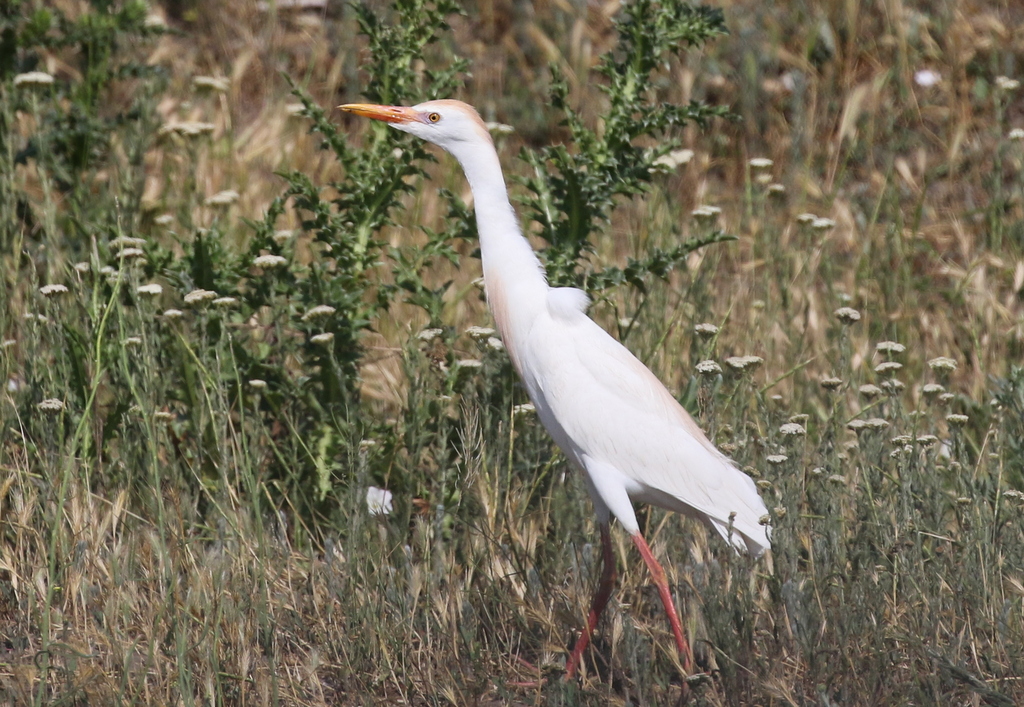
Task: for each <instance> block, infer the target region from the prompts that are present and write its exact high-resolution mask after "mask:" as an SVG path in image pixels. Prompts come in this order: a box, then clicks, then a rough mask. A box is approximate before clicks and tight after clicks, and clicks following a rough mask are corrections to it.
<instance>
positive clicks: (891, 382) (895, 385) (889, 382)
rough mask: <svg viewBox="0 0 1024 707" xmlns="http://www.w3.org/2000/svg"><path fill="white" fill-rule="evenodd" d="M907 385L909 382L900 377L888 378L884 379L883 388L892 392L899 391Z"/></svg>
mask: <svg viewBox="0 0 1024 707" xmlns="http://www.w3.org/2000/svg"><path fill="white" fill-rule="evenodd" d="M906 387H907V384H906V383H904V382H903V381H901V380H900V379H899V378H886V379H885V380H884V381H882V389H883V390H886V391H888V392H890V393H898V392H900V391H901V390H903V389H904V388H906Z"/></svg>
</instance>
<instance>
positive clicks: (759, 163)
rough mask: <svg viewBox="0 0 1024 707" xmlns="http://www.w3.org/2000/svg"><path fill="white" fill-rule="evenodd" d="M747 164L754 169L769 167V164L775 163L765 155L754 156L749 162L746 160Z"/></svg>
mask: <svg viewBox="0 0 1024 707" xmlns="http://www.w3.org/2000/svg"><path fill="white" fill-rule="evenodd" d="M747 164H749V165H750V166H751V167H753V168H754V169H770V168H771V166H772V165H773V164H775V163H774V162H772V161H771V160H770V159H768V158H767V157H754V158H753V159H751V160H750V161H749V162H747Z"/></svg>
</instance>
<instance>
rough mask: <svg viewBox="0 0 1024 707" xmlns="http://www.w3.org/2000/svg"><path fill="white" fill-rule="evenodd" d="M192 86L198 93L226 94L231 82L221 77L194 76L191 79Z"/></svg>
mask: <svg viewBox="0 0 1024 707" xmlns="http://www.w3.org/2000/svg"><path fill="white" fill-rule="evenodd" d="M192 86H193V87H195V88H196V89H198V90H200V91H212V92H214V93H227V90H228V89H229V88H231V81H229V80H228V79H226V78H224V77H222V76H196V77H194V78H193V79H192Z"/></svg>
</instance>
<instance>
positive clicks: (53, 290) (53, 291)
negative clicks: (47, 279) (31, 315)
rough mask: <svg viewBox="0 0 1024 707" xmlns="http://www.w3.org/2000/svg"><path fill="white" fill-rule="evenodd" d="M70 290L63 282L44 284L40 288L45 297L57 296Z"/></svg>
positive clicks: (40, 292)
mask: <svg viewBox="0 0 1024 707" xmlns="http://www.w3.org/2000/svg"><path fill="white" fill-rule="evenodd" d="M67 291H68V288H67V287H65V286H64V285H61V284H53V285H43V286H42V287H40V288H39V294H41V295H42V296H43V297H56V296H57V295H63V294H65V293H66V292H67Z"/></svg>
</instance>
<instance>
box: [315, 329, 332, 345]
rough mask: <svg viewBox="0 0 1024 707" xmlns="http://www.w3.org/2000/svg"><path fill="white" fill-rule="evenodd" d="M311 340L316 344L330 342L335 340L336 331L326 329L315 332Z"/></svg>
mask: <svg viewBox="0 0 1024 707" xmlns="http://www.w3.org/2000/svg"><path fill="white" fill-rule="evenodd" d="M309 340H310V341H312V342H313V343H314V344H329V343H331V342H332V341H334V332H331V331H325V332H321V333H319V334H314V335H313V336H311V337H309Z"/></svg>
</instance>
